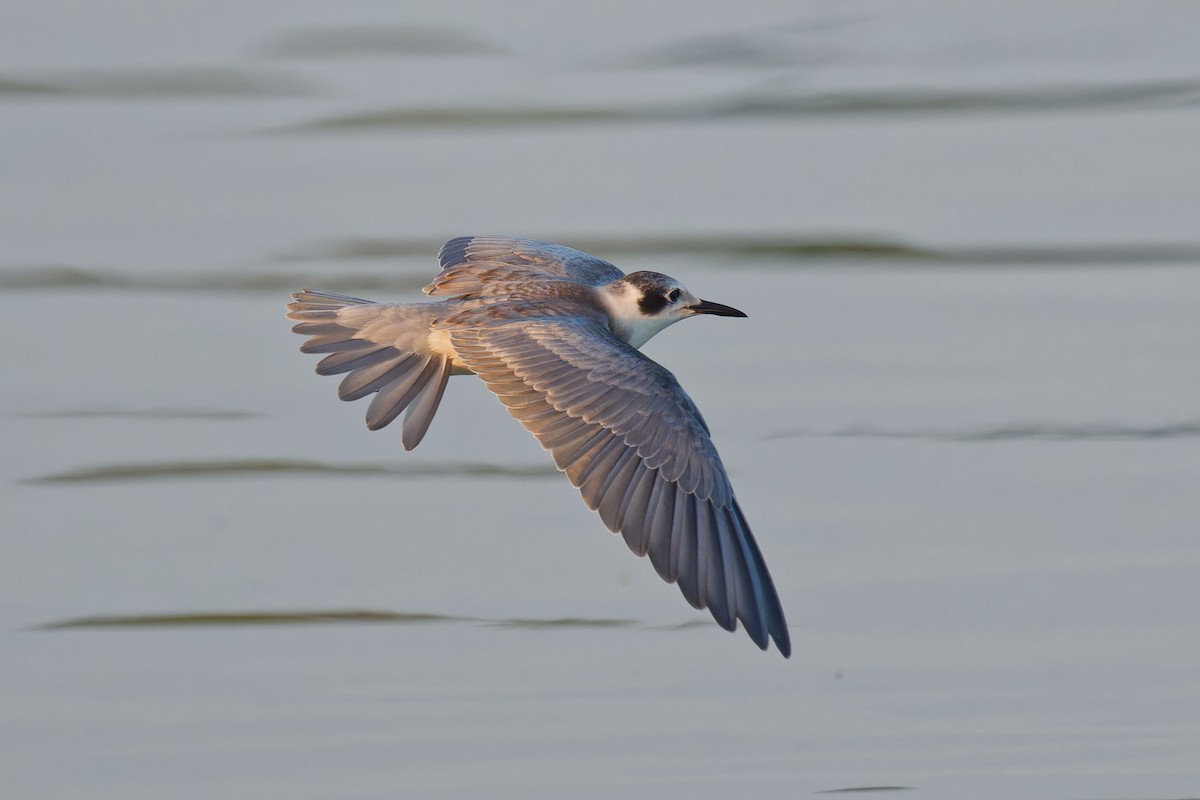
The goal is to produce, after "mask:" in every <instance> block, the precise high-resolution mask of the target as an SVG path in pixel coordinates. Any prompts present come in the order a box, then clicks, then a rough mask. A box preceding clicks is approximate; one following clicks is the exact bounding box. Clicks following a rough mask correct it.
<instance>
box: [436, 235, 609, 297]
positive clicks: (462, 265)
mask: <svg viewBox="0 0 1200 800" xmlns="http://www.w3.org/2000/svg"><path fill="white" fill-rule="evenodd" d="M438 264H439V265H440V266H441V268H442V271H441V272H439V273H438V275H437V277H436V278H434V279H433V283H431V284H429V285H428V286H426V287H425V289H424V291H425V293H426V294H428V295H449V296H453V297H469V298H470V299H475V298H488V297H497V298H500V297H503V298H505V299H509V300H519V299H522V297H523V295H524V293H525V292H524V289H525V288H527V287H528V286H529V285H530V284H531V283H541V282H546V281H571V282H574V283H584V284H587V285H589V286H602V285H604V284H606V283H612V282H613V281H615V280H616V279H617V278H620V277H622V276H623V275H624V274H625V273H623V272H621V270H619V269H617V268H616V267H614V266H613V265H612V264H610V263H608V262H607V261H604V260H602V259H599V258H596V257H595V256H593V255H589V254H587V253H585V252H583V251H581V250H574V249H572V248H570V247H563V246H562V245H561V244H551V243H550V242H539V241H536V240H534V239H518V238H515V237H512V236H460V237H458V238H457V239H451V240H450V241H448V242H446V243H445V244H444V245H442V249H441V252H439V253H438Z"/></svg>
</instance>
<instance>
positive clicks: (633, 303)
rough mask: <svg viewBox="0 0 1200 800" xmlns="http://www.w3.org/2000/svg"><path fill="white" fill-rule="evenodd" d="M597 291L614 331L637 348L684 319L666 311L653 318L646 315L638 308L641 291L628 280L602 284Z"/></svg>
mask: <svg viewBox="0 0 1200 800" xmlns="http://www.w3.org/2000/svg"><path fill="white" fill-rule="evenodd" d="M598 294H599V296H600V301H601V303H602V304H603V305H604V310H605V311H607V312H608V321H609V325H610V326H611V327H612V329H613V332H614V333H616V334H617V336H620V337H621V338H622V339H624V340H625V341H626V342H628V343H629V345H630V347H633V348H634V349H640V348H641V346H642V345H644V344H645V343H646V342H648V341H650V339H651V338H653V336H654V334H656V333H658V332H659V331H661V330H662V329H663V328H666V327H667V326H669V325H672V324H674V323H676V322H678V321H679V320H680V319H682V317H677V316H674V315H672V314H671V313H669V312H667V311H664V312H662V313H660V314H658V315H656V316H652V317H648V316H646V315H645V314H643V313H642V310H641V309H640V308H639V307H638V300H640V299H641V297H642V293H641V291H640V290H638V289H637V287H634V286H630V285H629V284H628V283H620V284H609V285H608V286H603V287H601V288H600V290H599V292H598Z"/></svg>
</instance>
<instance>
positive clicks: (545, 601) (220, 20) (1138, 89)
mask: <svg viewBox="0 0 1200 800" xmlns="http://www.w3.org/2000/svg"><path fill="white" fill-rule="evenodd" d="M1197 25H1200V8H1198V7H1197V6H1195V5H1192V4H1186V3H1178V4H1154V5H1145V4H1135V3H1129V4H1115V3H1095V2H1086V3H1082V2H1081V3H1062V4H1054V5H1052V6H1049V7H1047V6H1046V5H1045V4H1041V3H988V4H984V3H972V4H959V5H949V4H936V3H918V4H904V5H903V6H901V5H899V4H889V3H850V4H840V3H839V4H834V3H829V4H824V3H806V4H794V3H782V2H777V3H757V4H703V5H699V6H698V5H696V4H694V3H682V2H680V3H665V4H654V5H653V6H647V5H645V4H640V3H637V4H635V3H621V4H617V3H604V4H594V5H589V6H586V7H581V6H579V5H578V4H558V3H549V2H541V3H495V4H493V3H466V2H463V3H444V4H438V5H436V6H435V5H432V4H430V5H429V6H421V7H401V6H397V5H396V4H394V3H384V2H379V3H357V4H351V5H349V6H347V5H344V4H343V5H340V6H338V7H337V8H336V9H334V7H333V6H330V7H329V8H327V9H322V8H320V7H316V6H312V7H309V6H304V7H300V6H297V5H296V4H294V3H286V2H276V3H256V4H254V5H253V6H249V7H248V6H245V5H244V4H235V3H215V4H214V3H211V2H210V3H193V2H186V3H174V4H170V6H165V5H162V6H158V5H156V6H146V5H140V4H133V3H107V4H89V3H78V2H60V3H42V4H36V5H34V4H27V5H26V7H23V8H6V9H4V10H3V11H0V137H2V138H0V143H2V148H0V178H2V181H3V191H0V350H2V352H0V356H2V363H3V365H4V367H3V370H4V372H3V375H4V379H3V381H0V441H3V442H4V449H3V452H4V454H5V455H6V456H7V457H6V458H4V459H0V508H2V509H3V516H2V520H3V524H2V525H0V787H2V793H3V795H4V796H5V797H6V798H7V797H14V798H15V797H28V798H72V799H74V798H107V797H112V798H121V799H122V800H134V799H136V798H147V799H149V798H160V797H164V796H168V797H184V798H187V797H196V798H212V797H223V798H225V797H237V798H273V797H279V798H285V797H286V798H367V797H371V798H375V797H398V796H436V797H481V796H482V797H514V798H516V797H521V798H526V797H555V798H558V797H563V796H571V797H597V798H599V797H611V796H613V795H615V794H617V793H618V792H619V793H621V794H622V795H624V796H629V797H664V796H666V797H671V796H682V795H684V794H685V793H686V794H687V795H688V796H691V797H718V796H722V797H724V796H734V797H737V796H750V795H753V796H757V797H795V796H805V795H812V794H814V793H816V792H821V791H828V790H838V789H847V788H855V787H859V788H861V787H899V786H903V787H911V788H910V789H909V790H907V791H904V792H902V793H901V796H904V797H912V798H961V797H978V798H1052V799H1057V798H1072V799H1087V798H1117V797H1128V798H1180V797H1196V796H1200V621H1198V619H1200V617H1198V614H1200V588H1198V586H1200V581H1197V578H1196V576H1197V574H1198V573H1200V536H1198V531H1200V491H1198V490H1197V487H1200V401H1198V400H1197V398H1200V270H1198V263H1200V233H1198V232H1197V224H1196V220H1197V219H1200V189H1198V187H1200V158H1198V157H1197V147H1196V142H1197V141H1200V106H1198V105H1197V101H1200V51H1198V50H1197V48H1196V47H1195V31H1196V30H1197ZM474 232H505V233H514V234H521V235H529V236H537V237H541V238H549V239H559V240H564V241H566V242H567V243H570V244H576V245H581V246H586V247H589V248H591V249H593V250H594V251H596V252H597V253H598V254H600V255H604V256H608V257H611V258H612V259H613V260H615V261H616V262H617V263H618V264H619V265H621V266H623V267H625V268H626V269H638V268H650V269H659V270H661V271H664V272H668V273H671V274H674V275H675V276H677V277H679V278H681V279H682V280H684V281H685V282H686V283H687V284H688V285H689V287H690V288H692V289H693V290H694V291H696V293H697V294H699V295H701V296H703V297H708V298H712V299H714V300H718V301H722V302H727V303H730V304H732V305H735V306H737V307H739V308H743V309H745V310H746V311H747V312H749V314H750V319H748V320H701V321H695V322H690V323H687V324H685V325H681V326H677V327H675V328H673V329H671V330H670V331H668V332H666V333H664V334H663V335H661V336H660V337H658V338H657V339H655V340H654V341H653V342H651V343H650V344H649V345H648V346H647V348H646V349H647V352H648V353H649V354H650V355H651V356H652V357H654V358H656V359H658V360H660V361H662V362H663V363H665V364H666V365H667V366H669V367H670V368H671V369H672V370H674V371H675V372H676V374H677V375H678V377H679V378H680V380H681V382H682V383H683V385H684V386H685V387H686V388H687V389H688V390H689V391H690V392H691V393H692V395H693V397H694V398H695V399H696V402H697V403H698V404H699V406H700V407H701V408H702V409H703V411H704V413H705V416H706V417H707V419H708V421H709V423H710V425H711V426H712V428H713V432H714V435H715V437H716V441H717V444H718V446H719V447H720V449H721V452H722V455H723V457H724V459H725V462H726V464H727V465H728V467H729V469H730V471H731V474H732V476H733V480H734V484H735V486H736V488H737V490H738V495H739V497H740V498H741V500H742V503H743V505H744V506H745V508H746V510H747V514H748V516H749V518H750V521H751V524H752V525H753V526H754V529H755V531H756V533H757V535H758V538H759V541H760V543H761V545H762V548H763V550H764V553H765V555H766V557H767V560H768V563H769V565H770V567H771V569H772V572H773V573H774V575H775V578H776V582H777V584H778V586H779V590H780V595H781V597H782V599H783V602H784V606H785V609H786V611H787V612H788V614H789V620H790V622H791V624H792V630H791V634H792V641H793V645H794V655H793V657H792V659H791V660H789V661H784V660H783V659H781V658H779V657H778V655H777V654H775V653H774V652H771V653H767V654H763V653H760V652H759V651H758V650H757V649H755V648H754V647H753V645H752V644H751V643H750V642H749V640H748V639H746V637H745V636H744V634H742V633H740V632H739V633H738V634H737V635H736V636H730V635H728V634H725V633H724V632H722V631H720V630H719V629H718V628H717V627H716V626H715V624H713V623H712V622H711V620H710V619H709V618H708V616H707V614H705V613H703V612H693V611H691V610H690V609H689V608H688V607H687V606H686V604H685V603H684V601H683V600H682V598H681V597H680V596H679V593H678V591H677V590H676V589H675V588H674V587H670V586H665V585H662V584H661V583H660V582H659V581H658V578H657V577H656V576H655V575H654V573H653V570H652V569H651V568H650V566H649V564H647V563H645V562H639V561H638V560H636V559H634V558H633V557H632V556H630V555H629V553H628V552H627V551H626V549H625V547H624V544H623V543H622V542H621V541H620V540H619V539H615V538H613V537H611V536H609V535H608V534H606V533H605V532H604V530H603V527H602V525H601V524H600V523H599V521H598V520H597V519H596V518H595V516H594V515H591V514H590V513H589V512H587V511H586V509H585V508H584V507H583V506H582V504H581V503H580V502H579V499H578V496H577V494H576V493H575V492H574V491H573V490H572V489H570V487H569V486H568V485H567V484H566V481H565V480H563V479H562V478H561V477H560V476H557V475H555V474H554V473H553V471H552V469H550V468H549V466H548V465H549V461H548V459H547V458H546V457H545V455H544V454H542V453H541V452H540V450H539V449H538V447H537V445H536V443H534V442H533V441H532V439H531V438H530V437H529V436H528V435H527V434H525V433H524V431H522V430H521V429H520V427H519V426H518V425H517V424H516V423H515V422H513V421H512V420H511V419H510V418H509V417H508V415H507V414H506V413H505V411H504V410H503V409H502V408H501V407H500V405H499V403H497V402H496V401H495V400H494V399H493V398H491V397H490V396H489V395H488V393H487V392H486V390H485V389H484V388H483V387H482V385H480V384H479V383H478V382H476V381H472V380H468V379H462V378H458V379H455V380H454V381H453V382H452V383H451V385H450V387H449V390H448V392H447V396H446V400H445V402H444V405H443V408H442V410H441V412H440V413H439V417H438V419H436V420H435V422H434V424H433V427H432V428H431V430H430V433H429V435H428V437H427V439H426V441H425V442H424V443H422V445H421V447H420V448H419V449H418V450H417V451H415V452H413V453H404V452H403V451H402V449H401V447H400V442H399V434H398V432H395V431H391V430H385V431H383V432H380V433H369V432H367V431H366V430H365V429H364V428H363V426H362V422H361V419H362V411H363V409H362V407H361V405H362V404H361V403H360V404H356V405H349V404H344V403H340V402H338V401H337V399H336V396H335V394H334V385H335V383H334V382H331V381H330V380H329V379H322V378H318V377H317V376H315V375H313V374H312V366H313V364H312V359H311V358H309V357H306V356H303V355H302V354H300V353H299V352H297V350H296V348H297V347H298V345H299V343H300V339H299V337H297V336H295V335H293V334H291V333H289V332H288V323H287V321H286V320H285V319H284V318H283V304H284V303H285V302H286V297H287V293H288V291H289V290H291V289H295V288H300V287H301V286H305V285H309V286H313V287H320V288H328V289H342V290H347V291H352V292H360V293H362V294H366V295H368V296H377V297H380V298H386V299H403V298H411V297H413V296H415V294H416V292H417V289H418V287H419V286H420V285H421V284H422V283H424V282H425V280H426V279H427V278H428V277H429V276H430V275H431V274H432V270H433V268H434V260H433V254H434V253H435V252H436V249H437V246H438V245H439V244H440V242H441V241H442V240H443V239H445V238H448V237H449V236H452V235H455V234H460V233H474ZM760 244H761V246H760ZM464 498H467V499H464ZM358 612H364V613H358ZM264 613H272V614H275V615H276V616H275V617H274V618H262V617H261V616H260V617H256V616H255V615H261V614H264ZM329 614H333V615H334V616H333V617H332V618H327V617H323V615H329ZM157 615H183V616H181V617H179V618H176V619H174V621H173V622H174V624H161V623H164V622H165V623H171V622H172V619H165V620H164V619H152V618H147V617H153V616H157ZM338 615H340V616H338ZM96 617H104V618H108V619H107V620H94V619H93V620H92V621H93V622H106V623H107V624H93V625H85V626H84V627H77V628H66V629H45V627H44V626H53V625H56V624H59V623H63V622H68V621H72V620H80V619H85V620H86V619H89V618H96ZM113 618H117V619H113ZM288 619H290V620H293V622H292V624H268V623H271V622H275V623H279V622H281V621H282V620H288ZM116 621H125V622H137V621H141V622H143V623H150V622H157V623H160V624H157V625H151V624H143V625H140V626H134V627H129V626H122V625H113V624H111V623H113V622H116ZM253 623H257V624H253Z"/></svg>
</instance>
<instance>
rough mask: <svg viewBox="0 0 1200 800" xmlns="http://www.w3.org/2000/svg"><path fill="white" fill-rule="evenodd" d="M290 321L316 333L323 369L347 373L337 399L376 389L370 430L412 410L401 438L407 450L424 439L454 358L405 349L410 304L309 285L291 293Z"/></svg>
mask: <svg viewBox="0 0 1200 800" xmlns="http://www.w3.org/2000/svg"><path fill="white" fill-rule="evenodd" d="M292 300H293V302H292V303H290V304H289V305H288V307H287V308H288V314H287V316H288V319H290V320H294V321H295V322H296V323H297V324H296V325H294V326H293V327H292V330H293V331H294V332H296V333H300V334H304V335H307V336H310V337H311V338H310V339H309V340H308V341H306V342H305V343H304V344H303V345H301V346H300V349H301V351H303V352H305V353H327V354H328V355H326V356H325V358H323V359H321V362H320V363H319V364H317V374H319V375H338V374H341V373H348V374H347V375H346V377H345V378H343V379H342V383H341V385H340V386H339V387H338V397H340V398H342V399H343V400H358V399H359V398H362V397H366V396H367V395H369V394H375V397H374V398H372V400H371V405H370V406H368V407H367V427H368V428H370V429H371V430H378V429H379V428H382V427H383V426H385V425H387V424H388V423H389V422H391V421H392V420H394V419H395V418H396V417H397V416H399V415H400V412H401V411H404V410H405V409H407V410H408V413H407V414H405V416H404V429H403V434H402V436H401V440H402V441H403V442H404V448H405V449H406V450H412V449H413V448H414V447H416V446H417V445H418V444H420V443H421V439H422V438H423V437H424V436H425V432H426V431H427V430H429V423H430V422H432V421H433V417H434V414H436V413H437V408H438V404H439V403H440V402H441V400H442V393H443V392H445V390H446V381H447V379H449V377H450V362H449V360H448V359H447V358H446V357H445V356H443V355H440V354H436V353H428V352H416V351H417V350H418V349H420V348H418V347H415V346H405V345H406V343H409V342H410V340H411V339H412V338H413V333H412V332H413V327H414V326H413V324H412V322H411V320H407V319H406V307H404V306H397V305H388V304H383V303H372V302H371V301H370V300H361V299H359V298H357V297H346V296H345V295H340V294H332V293H330V292H319V291H313V290H311V289H305V290H304V291H302V292H296V293H295V294H293V295H292ZM410 308H411V307H410Z"/></svg>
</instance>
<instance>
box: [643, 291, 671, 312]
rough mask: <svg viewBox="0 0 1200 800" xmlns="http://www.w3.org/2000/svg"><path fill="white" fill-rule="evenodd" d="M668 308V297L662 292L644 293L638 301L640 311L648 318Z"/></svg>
mask: <svg viewBox="0 0 1200 800" xmlns="http://www.w3.org/2000/svg"><path fill="white" fill-rule="evenodd" d="M666 307H667V297H666V295H664V294H663V293H662V292H642V296H641V297H640V298H639V299H638V310H639V311H641V312H642V313H643V314H645V315H646V316H648V317H651V316H654V315H655V314H657V313H658V312H660V311H662V310H663V309H664V308H666Z"/></svg>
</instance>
